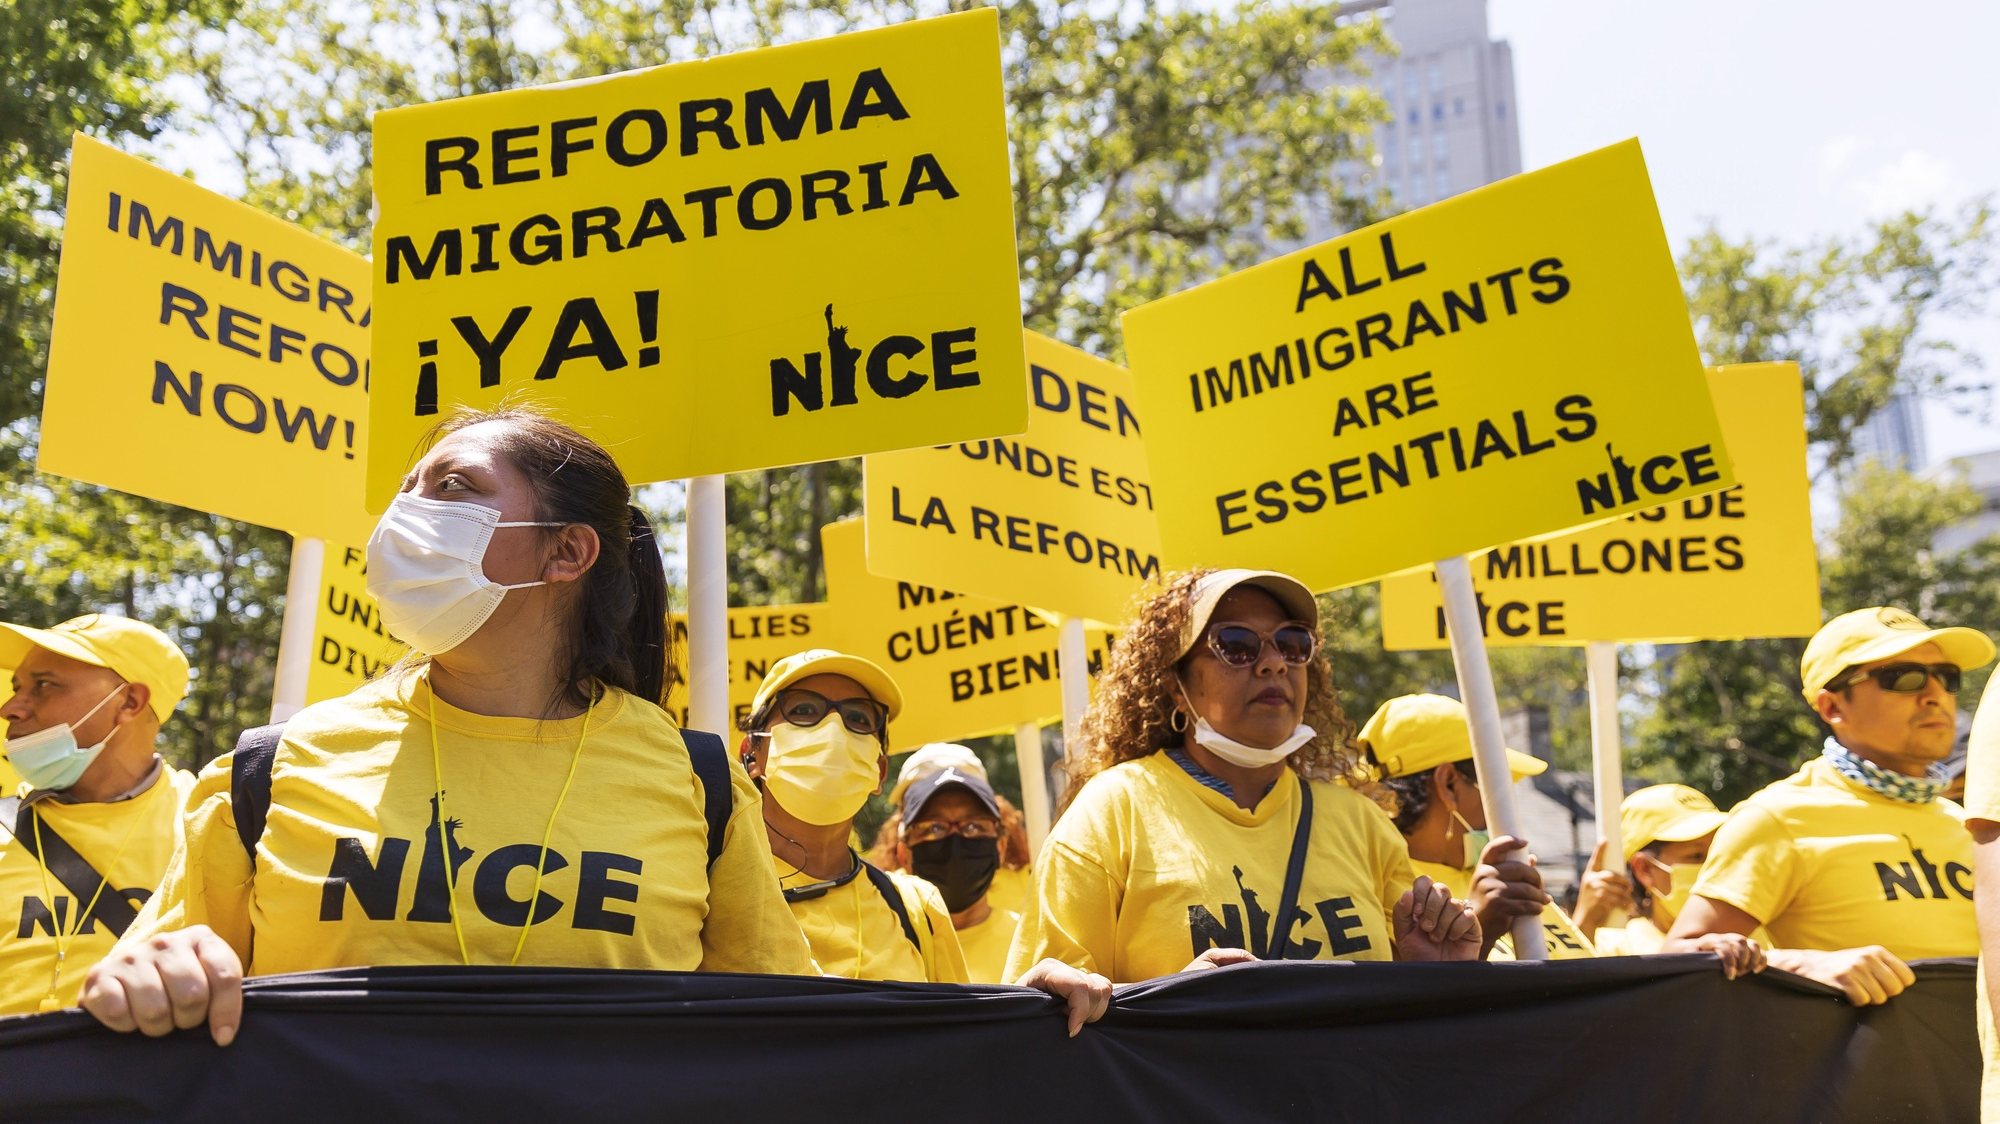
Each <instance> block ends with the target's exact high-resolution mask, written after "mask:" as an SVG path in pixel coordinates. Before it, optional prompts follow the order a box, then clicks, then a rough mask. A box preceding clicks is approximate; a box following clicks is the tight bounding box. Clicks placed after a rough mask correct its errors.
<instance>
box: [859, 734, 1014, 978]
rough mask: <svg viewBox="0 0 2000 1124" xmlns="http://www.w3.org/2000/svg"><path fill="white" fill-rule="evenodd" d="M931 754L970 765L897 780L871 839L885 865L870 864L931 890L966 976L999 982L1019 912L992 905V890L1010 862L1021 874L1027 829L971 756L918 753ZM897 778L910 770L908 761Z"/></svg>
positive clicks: (954, 763)
mask: <svg viewBox="0 0 2000 1124" xmlns="http://www.w3.org/2000/svg"><path fill="white" fill-rule="evenodd" d="M937 748H944V749H948V750H958V751H960V752H962V753H963V754H964V755H965V756H966V757H970V758H971V765H967V764H965V763H963V762H961V761H957V760H954V761H952V762H951V763H949V764H946V765H945V766H944V767H943V768H942V769H940V770H926V771H923V772H921V773H920V775H919V777H918V779H917V780H916V781H915V782H914V783H912V784H911V785H910V786H909V787H907V788H905V787H903V785H902V784H901V782H900V781H899V782H898V784H897V788H896V789H895V790H892V793H891V795H892V797H893V798H894V800H895V808H894V810H893V813H892V814H891V815H890V817H889V819H888V821H887V822H885V823H884V824H883V825H882V832H881V835H880V836H879V837H878V839H877V841H876V854H877V855H886V859H878V860H877V865H879V866H881V867H882V868H883V869H885V870H889V871H892V872H894V871H904V870H907V871H910V872H911V873H913V874H915V875H916V876H917V877H919V878H922V879H924V880H925V881H927V882H929V883H931V884H932V885H933V886H936V887H937V889H938V893H939V894H940V895H942V896H943V898H944V905H945V908H946V909H948V910H950V911H951V924H952V928H954V929H956V930H957V931H958V943H959V947H960V948H961V949H962V950H963V951H964V953H965V966H966V973H967V975H968V977H969V978H970V979H971V981H972V982H973V983H1000V982H1002V981H1003V980H1005V979H1006V975H1005V971H1006V967H1007V946H1008V945H1009V944H1011V943H1013V940H1014V932H1015V930H1016V929H1018V928H1019V927H1020V924H1021V911H1020V910H1019V909H1010V908H1008V907H1006V906H1004V905H1002V904H1000V903H999V902H997V901H995V900H994V899H995V894H994V892H993V888H994V886H995V885H996V884H997V882H998V879H997V877H996V876H997V875H998V874H999V873H1000V872H1001V871H1003V870H1006V869H1008V868H1009V865H1010V864H1014V869H1016V870H1025V869H1026V867H1027V865H1028V832H1027V828H1026V826H1025V825H1024V824H1023V823H1022V822H1021V814H1020V813H1019V812H1017V811H1015V810H1014V806H1013V805H1012V804H1009V803H1008V802H1007V798H1006V797H1004V796H1001V795H999V794H998V793H996V792H994V791H993V788H992V786H991V785H989V784H987V783H986V770H985V769H984V768H983V767H979V765H978V762H979V759H978V758H977V757H972V751H971V750H968V749H966V748H965V747H964V746H957V745H953V746H944V747H938V746H926V747H925V749H937ZM918 752H919V753H922V752H924V751H923V750H919V751H918ZM942 756H943V755H942V754H939V755H937V756H936V757H933V758H932V760H937V759H938V758H939V757H942ZM953 756H956V755H953ZM903 772H904V774H905V775H908V774H909V773H910V772H911V770H910V767H909V765H908V763H905V765H904V767H903Z"/></svg>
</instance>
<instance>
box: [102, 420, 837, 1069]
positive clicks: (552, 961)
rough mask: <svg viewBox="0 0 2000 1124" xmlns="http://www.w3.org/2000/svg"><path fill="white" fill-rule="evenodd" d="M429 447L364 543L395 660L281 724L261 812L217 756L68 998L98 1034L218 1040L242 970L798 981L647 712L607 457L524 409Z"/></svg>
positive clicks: (625, 541) (726, 780) (644, 571)
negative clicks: (398, 654) (416, 969)
mask: <svg viewBox="0 0 2000 1124" xmlns="http://www.w3.org/2000/svg"><path fill="white" fill-rule="evenodd" d="M437 436H438V438H439V439H438V440H437V442H436V444H435V446H434V447H432V448H431V449H430V450H429V452H428V453H427V454H426V455H424V457H423V458H422V460H421V461H420V462H419V463H418V465H417V467H416V469H415V470H414V471H413V472H411V474H410V476H409V477H408V478H407V480H406V481H405V483H404V488H403V491H402V493H401V494H400V495H398V496H397V497H396V499H395V501H394V502H393V503H392V504H391V505H390V508H389V511H388V512H387V513H385V514H384V515H383V517H382V521H381V523H380V525H379V526H378V527H377V529H376V533H375V535H374V537H373V538H372V539H371V540H370V541H369V544H368V586H369V591H370V593H372V594H373V595H374V596H375V597H376V598H377V599H378V600H379V601H380V603H381V608H382V614H383V617H384V619H385V621H386V622H387V623H388V625H389V627H390V629H391V631H392V632H394V633H395V634H396V635H397V636H399V637H400V638H402V639H403V640H405V641H408V642H410V643H411V644H412V645H414V647H415V649H416V653H415V656H414V658H413V659H411V660H409V661H405V663H404V664H403V665H400V666H398V667H397V668H395V669H393V670H392V671H391V672H390V673H388V674H386V675H384V676H383V677H382V678H380V679H378V680H376V681H375V682H372V683H369V684H367V685H366V686H364V687H361V688H359V689H357V690H356V691H354V692H353V693H351V694H349V695H346V696H344V697H342V698H339V699H333V700H329V701H327V702H324V703H320V704H317V705H315V706H312V707H308V708H307V709H306V710H304V711H302V712H300V713H299V714H298V715H297V716H296V717H294V718H293V719H292V720H291V721H290V722H289V723H288V724H287V725H286V727H285V730H284V734H283V739H282V740H281V741H279V742H278V743H277V745H276V749H275V753H274V757H273V758H272V759H271V764H270V766H269V769H268V772H267V773H265V774H264V776H265V778H266V779H265V784H266V786H267V787H266V788H265V790H264V793H265V795H264V798H263V800H262V802H261V803H259V802H256V801H251V802H247V803H242V804H239V803H238V802H237V800H236V796H235V792H234V791H233V786H232V781H233V780H236V779H237V778H236V777H235V776H233V765H234V762H233V761H232V758H231V757H227V756H226V757H223V758H221V759H218V760H217V761H216V762H215V763H213V764H211V765H210V766H209V767H208V768H207V769H205V770H203V772H202V774H201V777H200V779H199V782H198V784H197V787H196V789H195V791H194V793H193V794H192V796H191V797H190V798H189V801H188V804H187V808H188V811H187V813H186V817H185V829H186V845H185V848H184V850H183V851H182V852H181V853H180V854H179V855H177V856H176V859H175V862H174V864H173V865H171V866H170V867H169V868H168V871H167V875H166V878H165V880H164V881H163V882H162V883H161V886H160V888H159V890H158V892H157V893H156V894H155V895H154V897H153V898H152V900H151V901H150V902H148V903H147V906H146V908H145V910H144V911H142V913H141V915H140V917H139V919H138V921H137V922H136V923H135V924H134V925H133V927H132V929H131V930H130V931H129V932H128V933H127V935H126V937H125V939H124V941H122V942H121V944H120V945H119V946H118V948H117V949H115V950H114V951H113V953H112V955H111V956H110V957H109V958H107V959H106V960H105V961H104V962H103V963H101V964H99V965H98V966H97V968H96V969H95V970H93V971H92V973H91V976H90V979H89V981H88V982H87V983H86V985H85V989H84V997H83V1005H84V1006H85V1008H86V1009H88V1010H89V1011H91V1013H93V1014H95V1015H96V1016H97V1017H98V1018H99V1019H101V1020H102V1021H103V1022H105V1023H106V1024H107V1025H109V1026H111V1027H112V1028H114V1029H118V1030H133V1029H139V1030H143V1031H144V1032H146V1033H147V1034H153V1035H159V1034H164V1033H167V1032H168V1031H170V1030H172V1029H173V1028H174V1027H177V1026H178V1027H192V1026H198V1025H200V1024H201V1023H203V1022H207V1023H208V1024H209V1026H210V1029H211V1032H212V1034H213V1036H214V1038H215V1040H216V1041H217V1042H218V1043H222V1044H225V1045H226V1044H227V1043H228V1042H229V1041H230V1040H231V1039H232V1038H233V1037H234V1036H235V1033H236V1029H237V1024H238V1022H239V1020H240V1018H241V1004H242V996H241V977H242V975H243V974H245V972H246V971H247V972H248V973H250V974H260V975H261V974H269V973H276V972H291V971H304V970H311V969H320V968H335V967H347V966H369V965H393V964H460V963H464V964H535V965H548V966H559V967H599V968H646V969H666V970H696V969H700V970H709V971H734V972H774V973H799V972H805V971H809V970H810V961H809V959H808V957H807V954H806V949H805V942H804V941H803V940H802V939H801V937H800V935H799V931H798V926H797V925H796V924H794V923H793V921H792V919H791V915H790V913H789V911H787V909H786V908H785V904H784V900H783V899H782V898H781V897H780V896H779V895H778V893H777V891H776V889H775V886H774V883H775V881H776V875H775V873H774V871H773V869H772V865H771V857H770V852H769V851H768V850H767V849H766V848H765V847H764V844H763V838H762V834H763V833H762V829H761V824H759V822H758V820H757V818H756V817H757V814H758V807H759V801H758V799H757V794H756V790H755V789H754V788H753V787H751V785H750V782H749V779H748V777H746V776H745V775H744V774H743V772H742V770H741V769H740V768H739V767H737V766H736V765H735V763H734V762H733V761H732V760H730V758H729V755H728V754H727V752H726V751H724V750H722V749H721V748H720V747H719V746H716V747H715V749H714V752H713V753H712V754H711V755H704V756H700V757H698V756H697V755H696V753H695V752H694V751H692V750H691V749H690V748H689V744H688V742H687V741H686V740H684V739H683V737H682V735H681V732H680V731H679V730H677V729H676V728H675V727H674V725H673V723H672V721H671V720H670V719H668V717H667V716H666V713H665V712H664V711H662V710H661V709H660V708H659V706H658V705H657V700H659V699H660V698H662V697H663V696H664V694H665V690H666V687H667V685H668V683H669V681H670V680H671V678H672V668H671V665H670V663H669V656H668V648H667V644H666V583H665V576H664V574H663V572H662V567H661V560H660V555H659V551H658V549H657V547H656V546H655V545H654V543H653V540H652V531H651V527H650V526H649V525H648V524H647V522H646V519H645V516H644V515H642V514H640V513H639V512H638V510H637V509H636V508H632V507H630V506H629V505H628V503H627V499H628V496H629V491H628V487H627V484H626V482H625V478H624V476H623V474H622V473H621V472H620V471H619V469H618V466H617V464H616V463H615V462H613V460H612V459H611V457H610V455H609V454H608V453H606V452H605V450H604V449H603V448H602V447H600V446H598V445H597V444H596V443H594V442H592V441H590V440H588V439H587V438H584V437H583V436H581V435H579V434H578V433H576V432H575V431H574V430H572V429H570V428H569V427H567V426H564V425H562V424H560V423H558V422H555V421H553V420H551V419H548V418H546V417H543V416H541V415H539V414H536V413H533V412H531V411H524V410H501V411H495V412H491V413H486V414H467V415H464V416H462V417H460V418H457V419H455V420H453V421H451V422H448V423H446V424H445V425H443V426H441V427H440V429H439V431H438V434H437ZM704 776H707V777H710V778H713V779H714V780H715V783H714V784H712V785H711V784H708V783H705V782H704V779H703V778H704ZM245 791H246V792H248V791H250V790H249V789H248V788H246V789H245ZM725 792H726V794H727V798H726V799H723V798H722V797H721V794H722V793H725ZM260 813H261V815H262V816H263V821H262V826H261V829H256V828H250V827H248V826H247V825H251V824H254V823H256V822H257V819H258V815H259V814H260ZM253 855H254V858H253Z"/></svg>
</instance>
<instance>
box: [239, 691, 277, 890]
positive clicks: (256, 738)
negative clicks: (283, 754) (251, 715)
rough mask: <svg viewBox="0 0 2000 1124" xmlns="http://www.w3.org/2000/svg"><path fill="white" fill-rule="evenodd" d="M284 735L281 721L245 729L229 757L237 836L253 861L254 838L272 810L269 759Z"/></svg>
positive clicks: (261, 832)
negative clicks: (234, 750)
mask: <svg viewBox="0 0 2000 1124" xmlns="http://www.w3.org/2000/svg"><path fill="white" fill-rule="evenodd" d="M284 736H285V724H284V723H283V722H273V723H272V724H270V725H269V726H257V727H254V728H252V729H248V730H245V731H243V732H242V733H241V734H239V735H237V738H236V752H235V754H234V755H233V756H232V757H231V758H230V761H229V805H230V809H231V811H232V812H233V813H234V814H235V816H236V837H237V838H238V839H241V840H242V841H243V853H244V854H246V855H249V856H250V861H251V862H252V863H255V862H256V861H257V841H258V840H259V839H262V838H264V820H265V818H266V817H267V816H269V815H270V812H271V762H272V761H273V760H275V759H276V758H277V756H278V741H279V740H280V739H281V738H283V737H284Z"/></svg>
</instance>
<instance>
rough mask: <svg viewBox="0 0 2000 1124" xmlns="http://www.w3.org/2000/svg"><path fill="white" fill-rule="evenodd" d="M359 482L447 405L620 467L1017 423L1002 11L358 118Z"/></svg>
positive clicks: (679, 467) (678, 469)
mask: <svg viewBox="0 0 2000 1124" xmlns="http://www.w3.org/2000/svg"><path fill="white" fill-rule="evenodd" d="M375 195H376V199H377V201H378V203H379V204H380V208H381V217H380V219H379V220H378V221H377V222H376V225H375V263H376V271H377V272H376V279H377V283H378V286H379V288H378V291H379V292H380V293H381V294H382V296H381V301H380V308H379V309H378V310H377V319H376V323H375V350H376V354H378V355H381V356H384V357H386V362H385V363H384V365H383V381H382V384H381V388H380V392H379V393H377V394H376V395H375V396H374V398H373V402H372V406H373V409H374V413H373V415H372V420H373V422H374V439H373V441H372V442H371V444H370V451H369V462H368V480H369V487H368V498H369V502H370V504H371V505H373V506H374V507H375V508H376V509H379V508H380V507H381V506H382V505H384V504H386V503H387V502H388V500H389V498H390V496H391V495H392V494H393V491H394V485H395V481H396V480H397V478H398V477H399V476H400V475H401V474H402V473H403V472H404V471H405V468H406V466H407V462H408V457H409V453H410V449H411V447H412V444H413V442H415V441H416V439H417V438H418V437H419V436H420V435H421V434H422V433H423V432H424V431H425V430H426V429H428V428H429V427H430V426H431V425H433V424H434V423H435V422H436V421H437V420H438V418H439V416H440V415H439V411H440V410H441V409H442V408H444V407H448V406H449V405H451V404H452V403H470V404H474V405H481V406H489V405H493V404H495V403H498V402H499V401H501V400H502V399H503V398H505V397H507V396H510V395H512V396H515V397H520V396H521V395H522V394H523V392H525V393H526V395H527V396H528V400H530V401H534V402H537V403H539V404H541V405H543V406H544V407H545V408H548V409H550V410H552V411H554V412H555V413H556V414H558V415H559V416H560V417H562V418H563V419H564V420H566V421H568V422H569V423H571V424H573V425H576V426H578V427H579V428H581V429H583V430H585V431H586V432H588V433H590V434H591V435H592V436H594V437H595V438H597V439H598V440H599V441H601V442H603V443H604V444H605V445H607V446H609V447H610V448H611V450H612V451H613V452H614V453H615V454H616V455H617V456H618V459H619V463H620V464H621V465H622V466H623V467H624V469H625V472H626V475H627V476H629V477H631V478H632V479H633V480H634V481H635V482H641V481H651V480H663V479H669V478H674V477H681V476H690V475H697V474H702V473H718V472H726V471H733V470H740V469H751V468H762V467H768V466H772V465H780V464H796V463H802V462H806V461H816V460H827V459H831V458H834V457H843V456H854V455H857V454H861V453H870V452H877V451H880V450H883V449H892V448H904V447H908V446H911V445H924V444H935V443H938V442H943V441H956V440H962V439H966V438H972V437H984V436H989V435H992V434H996V433H1018V432H1019V431H1020V429H1021V427H1022V425H1023V424H1024V423H1025V419H1026V416H1027V394H1026V391H1025V387H1024V383H1023V378H1024V375H1025V369H1024V366H1023V361H1022V352H1021V315H1020V289H1019V286H1018V280H1019V273H1018V268H1017V266H1016V261H1015V247H1014V216H1013V203H1012V195H1011V188H1010V180H1009V169H1008V164H1007V136H1006V123H1005V118H1004V113H1003V102H1002V96H1001V86H1000V36H999V17H998V16H997V14H996V13H995V12H994V11H993V10H992V9H982V10H978V11H973V12H965V13H961V14H956V15H949V16H943V17H940V18H937V19H931V20H920V21H916V22H912V23H906V24H902V25H899V26H895V27H890V28H884V29H881V30H876V31H864V32H856V33H853V34H849V35H841V36H836V37H834V38H830V39H824V40H820V41H817V42H811V43H800V44H796V45H793V46H786V47H772V48H767V49H764V50H757V51H746V52H742V53H740V54H734V55H726V56H722V57H719V58H711V59H704V60H701V61H698V62H687V63H679V64H675V65H671V66H662V67H657V68H654V69H651V70H644V71H637V72H633V73H630V74H620V75H613V76H611V77H608V78H604V79H600V80H594V81H590V82H578V83H566V84H563V85H558V86H548V87H542V88H537V89H525V90H512V91H508V92H504V93H496V94H488V95H483V96H480V97H470V98H460V99H457V100H454V101H447V102H439V103H436V104H432V105H421V106H413V107H409V108H405V109H392V110H387V111H385V112H383V113H380V114H378V115H377V116H376V118H375Z"/></svg>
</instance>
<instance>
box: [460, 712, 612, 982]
mask: <svg viewBox="0 0 2000 1124" xmlns="http://www.w3.org/2000/svg"><path fill="white" fill-rule="evenodd" d="M426 691H427V692H428V687H427V688H426ZM593 706H594V704H593ZM424 708H425V717H426V718H428V719H429V720H430V724H431V776H432V778H433V779H434V781H435V782H436V787H437V817H438V823H439V824H440V825H442V824H444V823H446V822H448V819H449V818H448V817H447V816H446V814H445V810H444V759H443V756H442V755H441V754H440V753H439V751H438V728H437V695H436V694H435V693H427V694H426V695H425V698H424ZM591 709H592V707H585V708H584V711H583V728H582V729H581V730H579V731H578V732H577V735H576V752H575V753H572V754H571V755H570V759H569V775H568V776H566V777H564V778H563V786H562V791H561V792H558V793H557V794H556V806H555V807H554V808H553V809H552V810H550V812H549V823H548V826H547V827H544V828H543V829H542V853H541V855H540V856H538V857H537V858H536V860H535V885H534V888H533V889H531V890H529V891H528V915H527V916H526V917H524V918H522V919H521V935H520V936H519V937H516V938H515V939H514V955H512V956H510V957H508V958H507V966H508V967H510V968H511V967H513V966H514V965H516V964H519V963H520V962H521V950H522V949H523V948H525V947H527V944H528V930H529V928H531V927H532V926H533V925H534V924H535V907H536V906H537V905H539V904H541V900H542V868H544V867H546V866H548V865H549V840H550V838H552V837H553V836H554V835H555V830H556V817H557V816H560V815H562V807H563V801H565V800H567V799H569V786H570V782H571V781H574V780H575V779H576V766H577V764H578V763H579V762H581V761H582V760H583V739H584V737H585V736H586V735H588V734H589V733H590V711H591ZM439 830H440V832H442V830H443V828H442V827H440V828H439ZM439 838H440V841H442V840H443V836H442V835H440V837H439ZM457 866H458V864H457V863H455V862H453V861H452V857H451V848H450V847H449V846H446V847H445V848H444V895H445V912H447V913H449V914H451V931H452V935H453V936H456V937H457V938H458V962H459V963H461V964H468V965H469V964H471V963H472V954H471V953H469V952H467V951H466V948H465V927H464V926H463V925H461V924H459V920H458V882H457V876H456V871H455V869H454V868H455V867H457Z"/></svg>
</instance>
